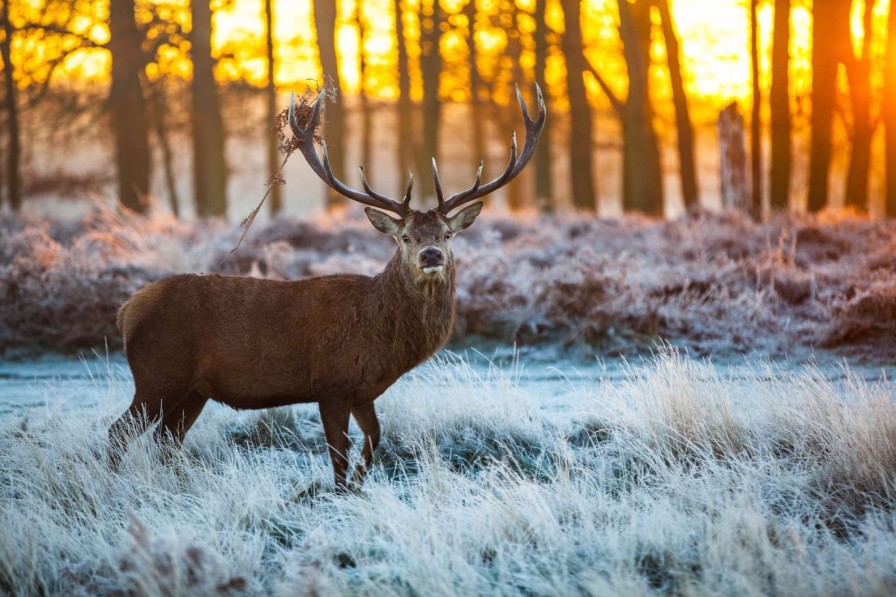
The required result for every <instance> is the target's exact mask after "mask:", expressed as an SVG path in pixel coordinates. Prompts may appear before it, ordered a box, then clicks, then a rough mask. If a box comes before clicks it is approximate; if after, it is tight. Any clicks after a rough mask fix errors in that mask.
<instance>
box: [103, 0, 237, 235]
mask: <svg viewBox="0 0 896 597" xmlns="http://www.w3.org/2000/svg"><path fill="white" fill-rule="evenodd" d="M113 4H115V3H114V2H113ZM190 6H191V9H192V19H193V31H192V32H191V33H190V43H191V46H192V47H191V50H190V53H191V58H192V60H193V184H194V188H195V193H196V214H197V215H199V216H202V217H206V216H211V217H222V216H226V215H227V162H226V161H225V159H224V124H223V123H222V121H221V107H220V102H219V99H218V87H217V83H216V82H215V74H214V61H213V60H212V43H211V40H212V11H211V6H210V3H209V1H208V0H193V1H192V2H191V4H190Z"/></svg>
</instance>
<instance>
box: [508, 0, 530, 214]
mask: <svg viewBox="0 0 896 597" xmlns="http://www.w3.org/2000/svg"><path fill="white" fill-rule="evenodd" d="M509 13H510V19H511V21H510V22H511V23H513V28H512V29H511V30H510V31H509V32H508V44H507V51H508V52H509V53H510V55H511V56H513V57H514V60H513V68H512V72H513V80H514V81H515V82H516V83H517V85H520V84H522V83H523V79H524V75H523V69H522V67H521V66H520V56H522V53H523V44H522V41H521V40H520V35H521V34H522V29H520V27H519V20H520V9H519V7H518V6H517V4H516V2H515V1H514V0H511V2H510V11H509ZM511 114H512V112H510V111H509V110H505V111H504V117H503V118H502V120H505V119H506V120H508V121H509V122H508V123H507V124H508V126H509V128H513V120H511V116H510V115H511ZM525 176H526V173H525V172H523V173H521V175H520V176H517V177H516V178H515V179H513V180H512V181H510V182H509V183H508V184H507V185H506V186H505V187H504V188H505V193H506V196H507V207H509V208H510V210H511V211H519V210H521V209H523V207H525V205H524V204H523V188H522V187H523V180H524V177H525Z"/></svg>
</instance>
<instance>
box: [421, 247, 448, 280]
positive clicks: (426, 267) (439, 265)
mask: <svg viewBox="0 0 896 597" xmlns="http://www.w3.org/2000/svg"><path fill="white" fill-rule="evenodd" d="M419 264H420V269H422V270H423V273H424V274H438V273H439V272H441V271H442V269H444V267H445V253H443V252H442V250H441V249H438V248H436V247H426V248H425V249H423V250H422V251H420V255H419Z"/></svg>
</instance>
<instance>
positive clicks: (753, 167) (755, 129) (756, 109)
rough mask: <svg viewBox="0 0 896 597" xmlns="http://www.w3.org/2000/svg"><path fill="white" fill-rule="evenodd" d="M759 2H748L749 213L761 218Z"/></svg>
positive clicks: (757, 0)
mask: <svg viewBox="0 0 896 597" xmlns="http://www.w3.org/2000/svg"><path fill="white" fill-rule="evenodd" d="M758 3H759V0H750V80H751V82H752V87H753V90H752V99H753V105H752V107H751V110H750V183H751V184H750V192H751V195H752V197H751V200H750V211H751V212H752V214H753V217H754V218H756V219H757V220H758V219H760V218H761V217H762V88H761V87H760V86H759V21H758V19H757V15H756V12H757V11H756V9H757V5H758Z"/></svg>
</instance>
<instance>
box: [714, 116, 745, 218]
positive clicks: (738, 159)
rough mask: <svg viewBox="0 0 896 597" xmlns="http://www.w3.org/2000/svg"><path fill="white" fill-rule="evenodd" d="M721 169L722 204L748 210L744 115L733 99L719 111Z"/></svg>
mask: <svg viewBox="0 0 896 597" xmlns="http://www.w3.org/2000/svg"><path fill="white" fill-rule="evenodd" d="M718 127H719V170H720V179H721V186H722V206H723V207H725V208H727V209H731V208H734V209H739V210H742V211H745V212H749V207H750V206H749V203H748V197H749V194H748V193H747V150H746V136H745V135H744V118H743V116H741V115H740V111H739V110H738V109H737V102H731V103H730V104H728V106H727V107H726V108H725V109H724V110H722V111H721V112H720V113H719V123H718Z"/></svg>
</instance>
